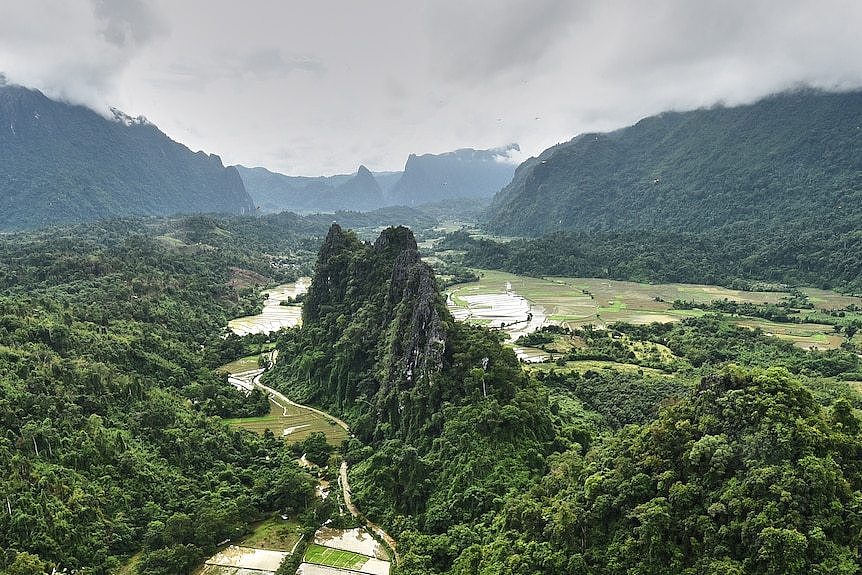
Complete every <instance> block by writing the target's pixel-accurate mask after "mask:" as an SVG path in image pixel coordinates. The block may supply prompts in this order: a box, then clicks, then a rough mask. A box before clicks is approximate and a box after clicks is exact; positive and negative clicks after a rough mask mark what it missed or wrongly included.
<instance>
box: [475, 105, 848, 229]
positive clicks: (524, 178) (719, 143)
mask: <svg viewBox="0 0 862 575" xmlns="http://www.w3.org/2000/svg"><path fill="white" fill-rule="evenodd" d="M860 205H862V92H850V93H840V94H834V93H822V92H816V91H800V92H795V93H788V94H782V95H778V96H774V97H771V98H767V99H765V100H762V101H760V102H757V103H756V104H752V105H748V106H738V107H732V108H725V107H716V108H711V109H704V110H695V111H692V112H682V113H680V112H667V113H664V114H660V115H658V116H652V117H649V118H646V119H644V120H641V121H640V122H638V123H637V124H635V125H634V126H631V127H628V128H624V129H621V130H617V131H615V132H611V133H594V134H583V135H581V136H578V137H577V138H575V139H573V140H572V141H570V142H568V143H565V144H560V145H558V146H555V147H553V148H550V149H548V150H546V151H545V152H543V153H542V154H541V155H540V156H539V157H538V158H533V159H531V160H528V161H527V162H525V163H524V164H522V165H521V166H520V167H519V168H518V171H517V173H516V175H515V178H514V180H513V181H512V183H511V184H510V185H508V186H507V187H506V188H505V189H504V190H502V191H501V192H500V193H499V194H498V195H497V196H496V198H495V199H494V203H493V206H492V207H491V210H490V220H489V224H488V225H489V227H490V228H492V229H493V230H495V231H498V232H501V233H506V234H507V235H513V234H519V235H541V234H545V233H548V232H551V231H558V230H567V231H624V230H632V229H635V230H648V231H649V230H651V231H659V230H660V231H671V232H676V233H698V232H704V231H714V230H717V229H722V228H727V229H728V230H746V231H749V230H753V231H757V230H769V231H772V230H778V229H786V228H788V227H789V228H792V229H794V230H797V231H800V230H812V229H820V230H822V229H828V230H830V231H832V232H833V233H847V232H853V231H856V230H859V229H860V227H862V226H861V225H860V224H862V211H860V210H859V206H860Z"/></svg>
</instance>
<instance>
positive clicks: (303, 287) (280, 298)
mask: <svg viewBox="0 0 862 575" xmlns="http://www.w3.org/2000/svg"><path fill="white" fill-rule="evenodd" d="M310 284H311V278H307V277H304V278H299V279H298V280H296V281H295V282H293V283H289V284H282V285H280V286H276V287H274V288H272V289H271V290H269V291H268V297H267V299H266V301H265V302H264V303H263V311H262V312H261V313H259V314H257V315H250V316H246V317H240V318H236V319H232V320H231V321H230V322H228V328H229V329H230V330H231V331H232V332H234V333H235V334H237V335H239V336H243V335H248V334H252V333H272V332H276V331H278V330H280V329H281V328H284V327H294V326H297V325H299V324H300V322H301V321H302V306H301V305H298V304H294V305H281V304H282V302H286V301H288V299H289V298H296V297H297V296H298V295H302V294H304V293H305V292H306V291H308V286H309V285H310Z"/></svg>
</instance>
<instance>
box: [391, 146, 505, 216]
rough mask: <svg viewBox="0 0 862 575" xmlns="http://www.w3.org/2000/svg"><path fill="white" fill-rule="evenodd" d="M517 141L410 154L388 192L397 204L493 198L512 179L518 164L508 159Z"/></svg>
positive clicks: (413, 204) (408, 204)
mask: <svg viewBox="0 0 862 575" xmlns="http://www.w3.org/2000/svg"><path fill="white" fill-rule="evenodd" d="M513 150H520V148H519V147H518V145H517V144H512V145H510V146H506V147H504V148H493V149H490V150H474V149H471V148H464V149H461V150H455V151H454V152H447V153H444V154H423V155H421V156H417V155H415V154H411V155H410V157H409V158H407V165H406V166H404V175H402V176H401V179H400V180H398V183H396V184H395V186H394V187H393V188H392V190H391V192H390V193H389V201H390V202H392V203H395V204H401V205H406V206H415V205H418V204H427V203H433V202H439V201H442V200H453V199H460V198H490V197H492V196H493V195H494V194H496V193H497V192H498V191H500V189H501V188H502V187H503V186H505V185H506V184H508V183H509V182H510V181H512V176H513V175H514V173H515V165H514V164H512V163H510V162H508V161H505V157H506V156H507V155H508V153H509V152H511V151H513Z"/></svg>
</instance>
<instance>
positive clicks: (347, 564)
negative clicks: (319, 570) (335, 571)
mask: <svg viewBox="0 0 862 575" xmlns="http://www.w3.org/2000/svg"><path fill="white" fill-rule="evenodd" d="M367 560H368V557H366V556H365V555H360V554H359V553H354V552H352V551H344V550H343V549H333V548H331V547H323V546H321V545H317V544H316V543H312V544H311V545H309V546H308V549H307V550H306V551H305V557H303V561H305V562H307V563H316V564H318V565H326V566H328V567H341V568H344V569H350V570H352V571H358V570H359V569H360V568H361V567H362V566H363V565H365V562H366V561H367Z"/></svg>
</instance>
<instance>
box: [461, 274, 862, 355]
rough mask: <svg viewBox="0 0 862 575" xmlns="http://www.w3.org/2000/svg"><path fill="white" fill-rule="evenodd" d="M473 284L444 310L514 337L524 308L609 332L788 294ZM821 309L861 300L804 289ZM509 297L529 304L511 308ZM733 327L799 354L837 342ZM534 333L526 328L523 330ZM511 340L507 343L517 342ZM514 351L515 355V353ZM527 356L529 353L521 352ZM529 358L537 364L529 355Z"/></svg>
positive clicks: (490, 280)
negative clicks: (715, 305)
mask: <svg viewBox="0 0 862 575" xmlns="http://www.w3.org/2000/svg"><path fill="white" fill-rule="evenodd" d="M474 271H475V272H476V273H477V274H479V276H480V279H479V281H477V282H471V283H466V284H460V285H457V286H452V287H451V288H450V289H449V290H448V295H447V303H448V305H449V308H450V310H451V311H452V314H453V316H454V317H455V318H456V319H461V320H465V321H473V322H476V323H482V322H484V323H485V324H486V325H490V326H492V327H493V326H494V325H495V323H496V324H497V325H499V323H500V322H503V323H506V324H509V323H514V324H515V326H516V327H509V328H503V329H506V330H507V331H509V332H510V333H513V332H514V330H515V329H517V326H524V325H527V324H526V322H525V320H526V315H525V312H524V310H525V309H527V308H526V307H525V305H526V306H528V307H529V309H530V310H531V311H532V310H535V311H533V313H534V316H535V315H536V311H540V312H541V315H542V319H543V321H544V322H547V323H552V324H558V325H564V326H567V327H571V328H575V327H579V326H583V325H586V324H592V325H594V326H596V327H606V326H608V325H610V324H612V323H615V322H628V323H634V324H645V323H652V322H661V323H667V322H674V321H679V320H681V319H683V318H686V317H696V316H700V315H703V314H705V313H706V312H705V311H703V310H697V309H695V310H674V309H671V304H672V303H673V301H674V300H677V299H681V300H688V301H693V302H696V303H709V302H711V301H713V300H717V299H724V298H727V299H729V300H732V301H737V302H747V303H755V304H776V303H779V302H780V301H781V299H782V298H783V297H785V296H787V295H789V294H787V293H785V292H746V291H741V290H733V289H729V288H723V287H719V286H711V285H700V284H679V283H673V284H640V283H635V282H624V281H616V280H606V279H597V278H566V277H548V278H530V277H524V276H517V275H514V274H510V273H506V272H500V271H494V270H481V269H477V270H474ZM802 291H803V292H805V293H806V294H808V295H809V297H810V299H811V301H812V303H814V305H815V306H816V307H817V308H818V309H837V308H842V307H845V306H847V305H848V304H850V303H855V304H856V305H859V306H862V298H859V297H851V296H844V295H841V294H838V293H835V292H831V291H826V290H819V289H814V288H805V289H803V290H802ZM509 294H515V296H517V297H518V298H521V299H523V300H526V304H524V303H522V302H520V301H513V300H512V298H511V296H510V295H509ZM732 321H734V322H735V323H738V324H739V325H743V326H745V327H751V328H755V327H759V328H760V329H762V330H763V331H764V332H767V333H772V334H774V335H775V336H777V337H779V338H782V339H786V340H788V341H792V342H793V343H794V344H795V345H797V346H799V347H802V348H806V349H807V348H810V347H812V346H813V347H817V348H819V349H834V348H836V347H838V346H839V345H840V344H841V341H842V338H841V337H840V336H837V335H835V334H834V332H833V330H832V326H830V325H826V324H784V323H775V322H769V321H766V320H761V319H758V318H747V317H739V318H732ZM530 329H537V328H535V327H533V326H529V327H528V328H527V330H525V331H529V330H530ZM514 339H516V337H515V338H510V340H511V341H514ZM516 351H517V350H516ZM521 352H522V353H529V352H530V350H529V349H528V348H524V349H522V350H521ZM534 357H539V356H538V355H534Z"/></svg>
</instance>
